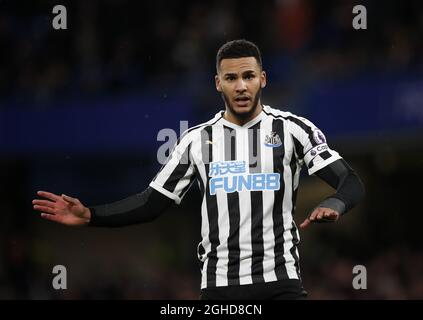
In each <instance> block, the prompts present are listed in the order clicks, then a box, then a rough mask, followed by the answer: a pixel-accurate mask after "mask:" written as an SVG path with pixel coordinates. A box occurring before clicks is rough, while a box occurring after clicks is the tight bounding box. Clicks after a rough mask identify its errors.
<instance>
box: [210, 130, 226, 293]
mask: <svg viewBox="0 0 423 320" xmlns="http://www.w3.org/2000/svg"><path fill="white" fill-rule="evenodd" d="M224 141H225V136H224V130H223V127H220V126H219V127H217V126H214V127H213V161H214V162H215V161H223V160H225V148H228V149H229V147H227V145H226V144H225V143H224ZM216 199H217V214H218V223H219V245H218V247H217V248H216V250H217V263H216V286H217V287H221V286H227V285H228V259H229V258H228V238H229V212H228V197H227V193H226V192H224V190H221V189H218V190H217V191H216Z"/></svg>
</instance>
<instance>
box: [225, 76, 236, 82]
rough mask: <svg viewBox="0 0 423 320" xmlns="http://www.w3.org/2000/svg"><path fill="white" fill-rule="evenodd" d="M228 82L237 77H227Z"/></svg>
mask: <svg viewBox="0 0 423 320" xmlns="http://www.w3.org/2000/svg"><path fill="white" fill-rule="evenodd" d="M226 80H229V81H233V80H235V77H227V78H226Z"/></svg>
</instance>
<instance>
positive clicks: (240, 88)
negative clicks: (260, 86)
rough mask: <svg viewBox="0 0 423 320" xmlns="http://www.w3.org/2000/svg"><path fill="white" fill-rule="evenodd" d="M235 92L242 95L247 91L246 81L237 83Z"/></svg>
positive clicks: (240, 80)
mask: <svg viewBox="0 0 423 320" xmlns="http://www.w3.org/2000/svg"><path fill="white" fill-rule="evenodd" d="M235 90H236V92H238V93H241V92H244V91H246V90H247V84H246V83H245V81H244V79H239V80H238V81H237V82H236V86H235Z"/></svg>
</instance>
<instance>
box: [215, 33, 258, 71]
mask: <svg viewBox="0 0 423 320" xmlns="http://www.w3.org/2000/svg"><path fill="white" fill-rule="evenodd" d="M245 57H254V58H256V60H257V63H258V65H259V66H260V68H262V62H261V53H260V49H259V48H258V47H257V46H256V45H255V44H254V43H252V42H251V41H248V40H244V39H239V40H232V41H229V42H226V43H225V44H224V45H223V46H221V47H220V48H219V50H218V51H217V55H216V70H217V71H219V68H220V62H221V61H222V60H223V59H236V58H245Z"/></svg>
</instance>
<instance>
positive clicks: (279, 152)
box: [272, 119, 288, 280]
mask: <svg viewBox="0 0 423 320" xmlns="http://www.w3.org/2000/svg"><path fill="white" fill-rule="evenodd" d="M272 131H274V132H276V133H277V134H278V135H279V137H282V138H281V140H282V139H283V137H284V127H283V121H282V120H279V119H273V124H272ZM282 142H283V143H282V145H281V146H280V147H276V148H273V171H274V172H275V173H279V174H280V190H277V191H274V192H275V201H274V205H273V232H274V235H275V249H274V250H275V273H276V277H277V279H278V280H281V279H286V278H288V274H287V270H286V268H285V262H286V261H285V257H284V242H285V240H284V236H283V234H284V221H283V215H282V214H283V199H284V195H285V187H286V186H285V181H284V170H283V158H284V155H285V143H284V142H285V141H284V140H282Z"/></svg>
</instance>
